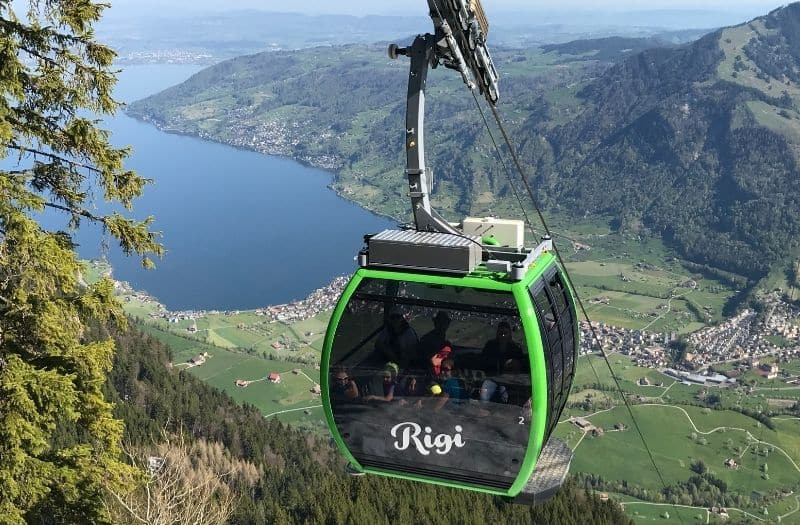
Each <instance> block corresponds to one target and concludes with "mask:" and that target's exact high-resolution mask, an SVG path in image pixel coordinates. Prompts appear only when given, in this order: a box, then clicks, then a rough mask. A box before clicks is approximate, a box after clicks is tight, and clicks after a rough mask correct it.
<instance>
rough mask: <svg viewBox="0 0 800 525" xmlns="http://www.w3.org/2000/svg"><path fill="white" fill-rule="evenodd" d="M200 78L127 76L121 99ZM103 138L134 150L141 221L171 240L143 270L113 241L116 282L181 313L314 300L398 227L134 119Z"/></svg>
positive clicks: (280, 168)
mask: <svg viewBox="0 0 800 525" xmlns="http://www.w3.org/2000/svg"><path fill="white" fill-rule="evenodd" d="M199 69H200V68H198V67H194V66H177V65H148V66H134V67H128V68H126V69H125V71H123V72H122V74H121V75H120V82H119V84H118V86H117V89H116V91H115V93H116V97H117V98H118V99H119V100H122V101H133V100H136V99H139V98H143V97H145V96H147V95H150V94H153V93H156V92H158V91H160V90H162V89H164V88H166V87H169V86H171V85H174V84H177V83H179V82H181V81H183V80H185V79H186V78H188V77H189V76H191V75H192V74H193V73H195V72H197V71H199ZM105 127H106V128H107V129H109V130H110V131H111V132H112V133H113V136H112V143H113V144H114V145H117V146H122V145H130V146H132V147H133V149H134V153H133V155H132V156H131V157H130V158H129V160H128V162H127V163H126V166H127V167H129V168H131V169H134V170H136V171H137V172H138V173H139V174H140V175H142V176H144V177H146V178H149V179H153V180H154V181H155V183H154V184H153V185H151V186H148V187H147V189H146V192H145V195H144V196H143V197H141V198H140V199H138V200H137V201H136V203H135V211H134V216H135V217H137V218H144V217H147V216H149V215H153V216H155V218H156V223H155V226H154V228H153V229H154V230H156V231H161V232H163V235H164V236H163V243H164V245H165V246H166V249H167V254H166V256H165V257H164V258H163V259H161V260H157V261H156V264H157V269H155V270H143V269H142V268H141V265H140V260H139V259H138V258H136V257H132V258H126V257H124V256H123V255H122V254H121V253H120V250H119V249H118V248H116V246H115V245H114V244H113V240H110V239H109V244H110V250H109V252H108V258H109V261H110V262H111V264H112V265H113V267H114V276H115V278H117V279H119V280H125V281H129V282H130V283H131V284H132V285H133V286H134V287H135V288H136V289H140V290H146V291H147V292H149V293H150V294H152V295H154V296H155V297H157V298H158V299H159V300H160V301H161V302H162V303H164V304H165V305H166V306H167V307H168V308H170V309H172V310H177V309H226V310H227V309H249V308H255V307H259V306H265V305H269V304H279V303H284V302H288V301H290V300H293V299H299V298H302V297H305V296H306V295H307V294H308V293H309V292H310V291H312V290H313V289H315V288H319V287H321V286H324V285H325V284H327V283H329V282H330V281H331V280H332V279H333V277H335V276H337V275H343V274H348V273H350V272H352V271H353V270H354V269H355V262H354V256H355V255H356V253H357V251H358V249H359V247H360V246H361V244H362V239H363V234H364V233H369V232H376V231H380V230H381V229H383V228H386V227H390V226H391V223H390V222H389V221H388V220H386V219H384V218H381V217H377V216H375V215H373V214H371V213H369V212H367V211H366V210H364V209H363V208H360V207H358V206H356V205H354V204H352V203H350V202H347V201H345V200H343V199H341V198H339V197H338V196H337V195H336V194H335V193H334V192H332V191H331V190H329V189H328V188H327V185H328V184H329V182H330V174H328V173H326V172H324V171H321V170H317V169H312V168H307V167H304V166H302V165H300V164H298V163H296V162H293V161H291V160H287V159H283V158H277V157H268V156H265V155H260V154H258V153H253V152H248V151H243V150H239V149H235V148H232V147H228V146H223V145H220V144H215V143H212V142H206V141H203V140H200V139H196V138H192V137H186V136H179V135H170V134H167V133H164V132H161V131H159V130H158V129H156V128H155V127H153V126H151V125H149V124H144V123H141V122H138V121H136V120H134V119H131V118H129V117H127V116H126V115H124V114H119V115H117V116H115V117H113V118H111V119H109V120H107V122H106V124H105ZM401 182H402V181H401V180H400V178H398V184H400V183H401ZM98 206H99V207H100V208H101V209H102V204H99V205H98ZM53 221H56V219H55V218H54V217H47V220H46V223H48V224H49V225H52V224H54V222H53ZM62 222H63V221H62ZM51 227H52V226H51ZM76 239H77V240H78V242H79V244H80V247H79V253H80V255H81V256H82V257H85V258H97V257H98V256H99V255H100V253H101V249H102V248H101V246H102V239H103V235H102V234H101V233H100V231H99V229H98V228H96V227H91V226H89V225H84V227H83V228H82V230H81V231H80V232H79V233H78V234H77V235H76Z"/></svg>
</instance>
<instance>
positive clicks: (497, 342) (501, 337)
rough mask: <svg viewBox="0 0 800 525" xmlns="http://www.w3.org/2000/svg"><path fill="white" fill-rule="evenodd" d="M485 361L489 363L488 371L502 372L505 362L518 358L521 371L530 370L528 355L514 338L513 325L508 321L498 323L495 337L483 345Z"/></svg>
mask: <svg viewBox="0 0 800 525" xmlns="http://www.w3.org/2000/svg"><path fill="white" fill-rule="evenodd" d="M481 355H482V356H483V359H484V362H485V363H486V364H487V365H488V366H487V367H486V368H487V371H493V372H494V373H496V374H501V373H502V372H503V368H504V365H505V363H506V362H507V361H508V360H510V359H513V360H517V361H518V362H519V363H520V364H521V366H522V369H521V371H525V372H527V371H528V368H529V367H528V366H527V363H528V356H527V354H525V352H524V351H523V350H522V347H521V346H520V345H519V344H518V343H516V342H515V341H514V340H513V332H512V330H511V325H510V324H509V323H508V322H507V321H501V322H500V323H499V324H498V325H497V334H496V335H495V338H494V339H490V340H489V341H487V342H486V344H485V345H484V347H483V352H482V354H481Z"/></svg>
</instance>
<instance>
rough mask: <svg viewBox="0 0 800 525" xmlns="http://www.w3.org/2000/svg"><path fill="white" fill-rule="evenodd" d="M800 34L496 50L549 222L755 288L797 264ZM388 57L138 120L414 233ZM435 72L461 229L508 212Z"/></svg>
mask: <svg viewBox="0 0 800 525" xmlns="http://www.w3.org/2000/svg"><path fill="white" fill-rule="evenodd" d="M751 28H754V29H751ZM798 35H800V4H791V5H788V6H786V7H783V8H780V9H777V10H775V11H774V12H772V13H770V14H769V15H767V16H765V17H762V18H759V19H756V20H754V21H752V22H750V23H749V24H744V25H742V26H739V27H735V28H728V29H724V30H719V31H716V32H713V33H710V34H708V35H706V36H704V37H702V38H701V39H699V40H697V41H695V42H692V43H689V44H685V45H682V46H672V45H669V44H668V43H666V42H659V41H656V40H649V39H643V40H624V39H602V40H595V41H583V42H575V43H570V44H566V45H560V46H552V47H547V48H545V49H544V51H546V52H544V51H543V50H540V49H529V50H513V49H498V50H497V52H496V53H495V61H496V63H497V68H498V70H499V71H500V73H501V104H500V111H501V112H502V113H503V114H504V115H505V117H506V120H507V124H508V126H509V127H510V128H511V129H512V136H513V137H514V138H515V139H516V141H517V142H518V144H517V146H518V149H519V151H520V152H521V154H522V158H523V160H524V161H525V166H526V168H527V169H528V171H529V176H530V179H531V182H532V183H533V185H534V187H535V188H536V191H537V198H538V199H539V200H540V202H541V203H542V204H544V205H545V207H546V208H548V209H549V210H550V212H558V213H564V214H566V215H571V216H573V217H590V216H596V217H606V218H607V217H611V222H612V225H613V226H615V227H617V228H619V229H622V230H626V231H633V232H635V233H643V234H650V235H657V236H661V237H662V238H664V239H665V240H666V241H668V242H669V243H670V244H671V245H672V246H673V247H674V248H675V249H676V250H677V251H679V252H680V253H681V254H682V255H683V256H684V257H686V258H688V259H689V260H691V261H693V262H694V263H696V264H699V265H704V266H709V267H713V268H718V269H721V270H724V271H728V272H733V273H736V274H740V275H744V276H746V277H748V278H750V279H754V280H757V279H759V278H761V277H763V276H764V275H766V273H767V272H768V271H769V269H770V268H772V267H774V266H775V265H776V264H777V263H779V262H780V263H781V264H784V263H783V261H785V260H786V259H787V257H789V256H790V254H791V253H792V251H793V250H794V249H795V248H796V245H797V240H798V239H799V238H800V214H799V213H798V210H800V206H799V204H800V203H799V202H798V198H799V197H798V195H800V191H798V190H800V188H798V185H800V180H799V179H798V177H797V173H798V164H797V160H798V158H797V151H798V147H797V146H798V142H800V113H798V105H797V101H798V97H800V86H799V85H798V82H797V79H796V78H795V77H796V76H797V75H796V71H798V70H800V69H798V64H800V43H798V42H800V37H798ZM659 45H660V47H655V48H653V46H659ZM383 56H384V55H383V50H382V49H380V48H379V47H377V46H375V47H367V48H365V47H364V46H358V47H356V46H349V47H339V48H317V49H313V50H305V51H299V52H281V53H268V54H259V55H252V56H249V57H242V58H239V59H235V60H233V61H228V62H224V63H221V64H218V65H216V66H214V67H212V68H209V69H207V70H205V71H203V72H200V73H198V74H197V75H195V76H194V77H193V78H191V79H190V80H188V81H187V82H185V83H184V84H182V85H180V86H177V87H175V88H171V89H169V90H166V91H164V92H163V93H160V94H157V95H155V96H153V97H150V98H148V99H145V100H143V101H140V102H138V103H135V104H133V105H132V106H131V107H130V112H131V114H132V115H134V116H137V117H140V118H145V119H148V120H151V121H153V122H155V123H157V124H158V125H160V126H162V127H164V128H166V129H173V130H179V131H182V132H188V133H195V134H199V135H201V136H204V137H208V138H212V139H215V140H221V141H224V142H229V143H232V144H235V145H238V146H244V147H249V148H254V149H256V150H259V151H263V152H266V153H271V154H280V155H287V156H292V157H294V158H298V159H300V160H303V161H306V162H309V163H312V164H315V165H319V166H322V167H326V168H329V169H332V170H334V171H335V172H336V179H335V181H334V187H335V188H336V189H337V190H338V191H340V192H341V193H343V194H345V195H347V196H348V197H350V198H352V199H354V200H357V201H359V202H361V203H362V204H365V205H367V206H368V207H370V208H372V209H376V210H378V211H381V212H383V213H387V214H390V215H393V216H395V217H399V218H405V217H406V215H407V213H408V212H407V210H406V208H407V205H406V204H405V199H404V196H403V194H402V193H401V189H402V184H400V183H399V181H400V180H401V179H400V177H399V175H398V174H399V173H401V170H402V166H403V157H402V153H403V152H402V145H403V141H402V122H403V112H404V103H405V91H404V88H403V86H404V84H405V76H406V74H407V73H406V68H407V63H405V62H403V61H397V62H392V61H388V60H387V59H385V58H383ZM622 58H624V59H622ZM433 73H434V74H432V76H431V80H430V81H429V97H428V106H429V107H428V114H427V119H426V123H427V127H428V130H427V131H428V136H427V144H428V153H429V165H430V166H431V168H432V169H433V172H434V175H435V186H434V192H435V196H434V197H435V202H436V205H437V206H438V207H440V208H442V209H444V210H445V211H449V212H454V213H456V214H457V215H465V214H479V213H492V212H494V211H495V210H497V209H511V205H510V204H509V203H510V202H511V199H512V193H511V188H510V186H509V182H508V180H507V178H506V176H505V174H504V173H503V171H502V169H501V166H499V165H498V164H499V163H498V162H497V160H496V156H495V154H494V151H493V150H492V148H491V143H490V142H489V140H488V138H487V134H486V131H485V129H484V128H483V122H482V121H481V118H480V115H479V114H478V113H477V112H476V111H475V108H474V106H473V104H472V100H471V98H470V97H469V96H468V95H467V94H466V91H464V88H463V85H461V84H460V83H459V80H458V79H457V78H454V76H453V75H446V74H442V73H439V72H438V71H434V72H433ZM486 195H492V196H493V197H492V199H494V200H492V199H489V200H490V201H491V202H490V203H489V204H487V202H488V201H487V200H486V199H487V197H486Z"/></svg>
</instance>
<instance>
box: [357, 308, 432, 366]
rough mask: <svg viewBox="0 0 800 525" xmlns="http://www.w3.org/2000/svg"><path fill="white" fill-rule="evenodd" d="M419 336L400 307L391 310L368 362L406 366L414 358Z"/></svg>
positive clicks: (379, 364)
mask: <svg viewBox="0 0 800 525" xmlns="http://www.w3.org/2000/svg"><path fill="white" fill-rule="evenodd" d="M418 344H419V338H418V337H417V333H416V332H415V331H414V329H413V328H412V327H411V325H410V324H408V321H407V320H406V319H405V317H403V314H402V312H401V311H400V309H399V308H397V307H394V308H392V309H391V310H390V312H389V316H388V317H387V320H386V325H385V326H384V327H383V330H381V332H380V334H378V338H377V339H376V341H375V352H374V354H373V355H372V357H371V358H370V359H369V361H368V363H365V364H371V365H374V366H381V365H382V364H383V363H387V362H392V363H397V364H398V365H399V366H400V368H403V369H404V368H406V366H407V365H408V363H409V361H413V360H414V356H415V355H416V350H417V345H418Z"/></svg>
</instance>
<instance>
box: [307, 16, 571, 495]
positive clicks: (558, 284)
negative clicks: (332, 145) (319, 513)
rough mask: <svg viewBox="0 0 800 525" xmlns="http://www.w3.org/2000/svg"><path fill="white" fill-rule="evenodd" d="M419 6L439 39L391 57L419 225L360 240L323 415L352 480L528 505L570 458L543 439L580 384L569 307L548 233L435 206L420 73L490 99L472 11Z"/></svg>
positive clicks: (340, 307)
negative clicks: (405, 64) (449, 216)
mask: <svg viewBox="0 0 800 525" xmlns="http://www.w3.org/2000/svg"><path fill="white" fill-rule="evenodd" d="M428 2H429V5H430V8H431V17H432V18H433V21H434V26H435V28H436V31H435V34H433V35H430V34H427V35H420V36H418V37H417V38H416V39H415V41H414V43H413V44H412V45H411V46H410V47H408V48H399V47H398V46H396V45H392V46H390V49H389V55H390V57H392V58H397V57H398V55H406V56H408V57H409V58H410V59H411V72H410V74H409V87H408V108H407V116H406V134H407V137H406V151H407V170H406V174H407V177H408V184H409V195H410V197H411V201H412V210H413V212H414V219H415V225H414V227H413V228H408V229H399V230H386V231H383V232H380V233H378V234H377V235H369V236H366V237H365V247H364V249H363V250H362V251H361V252H360V253H359V256H358V261H359V266H360V268H359V269H358V270H357V271H356V273H355V275H354V276H353V277H352V279H351V280H350V282H349V284H348V285H347V287H346V288H345V290H344V292H343V294H342V297H341V298H340V300H339V302H338V304H337V306H336V308H335V310H334V312H333V315H332V318H331V321H330V325H329V326H328V330H327V333H326V337H325V343H324V348H323V354H322V365H321V379H320V382H321V387H322V392H323V405H324V409H325V414H326V417H327V420H328V423H329V426H330V429H331V432H332V434H333V437H334V439H335V441H336V442H337V444H338V445H339V447H340V448H341V450H342V452H343V453H344V454H345V456H346V457H347V458H348V459H349V461H350V463H351V468H353V469H355V471H357V472H363V473H368V474H380V475H387V476H392V477H398V478H404V479H410V480H415V481H423V482H430V483H437V484H441V485H446V486H451V487H458V488H466V489H472V490H478V491H482V492H487V493H490V494H495V495H500V496H505V497H509V498H514V499H515V500H518V501H523V502H529V503H536V502H539V501H542V500H544V499H546V498H548V497H550V496H552V495H553V494H554V493H555V492H556V491H557V490H558V489H559V488H560V486H561V484H562V483H563V481H564V478H565V476H566V473H567V471H568V468H569V463H570V460H571V458H572V453H571V451H570V449H569V448H568V447H567V446H566V445H565V444H564V443H562V442H561V441H558V440H556V439H551V434H552V432H553V430H554V428H555V426H556V424H557V423H558V419H559V417H560V415H561V412H562V410H563V408H564V405H565V403H566V401H567V396H568V394H569V390H570V388H571V386H572V381H573V377H574V371H575V363H576V358H577V348H578V335H579V332H578V321H577V316H576V310H575V302H574V298H573V293H572V291H571V289H570V286H569V283H568V280H566V279H565V275H564V273H563V271H562V269H561V268H560V266H559V264H558V262H557V260H556V258H555V257H554V255H553V245H552V240H551V239H549V238H544V239H542V242H541V244H539V246H537V247H536V248H535V249H527V248H525V246H524V223H523V222H522V221H508V220H499V219H493V218H486V219H476V218H467V219H464V220H463V221H462V222H461V223H460V224H458V225H454V224H451V223H449V222H447V221H445V220H444V219H443V218H442V217H441V216H440V215H439V214H437V213H436V212H435V211H434V210H433V209H431V207H430V202H429V192H430V188H429V185H428V176H427V169H426V168H425V162H424V160H425V159H424V141H423V129H422V125H423V121H424V118H423V114H424V101H425V84H426V81H427V72H428V68H429V67H430V66H433V67H436V66H437V65H438V64H444V65H445V66H446V67H449V68H452V69H456V70H458V71H460V72H461V73H462V75H463V76H464V80H465V82H466V83H467V84H468V85H469V86H470V88H473V89H474V88H475V87H478V88H479V90H480V92H481V93H482V94H483V95H484V96H485V97H486V99H487V100H488V101H489V103H490V104H494V103H495V102H496V101H497V94H498V90H497V74H496V72H495V69H494V66H493V65H492V63H491V58H490V55H489V53H488V50H487V49H486V47H485V42H486V34H487V32H488V24H487V22H486V18H485V15H484V14H483V10H482V8H481V6H480V3H479V2H476V1H474V0H473V1H468V0H428ZM465 57H466V58H465ZM473 78H474V79H476V81H475V82H473V80H472V79H473Z"/></svg>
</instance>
